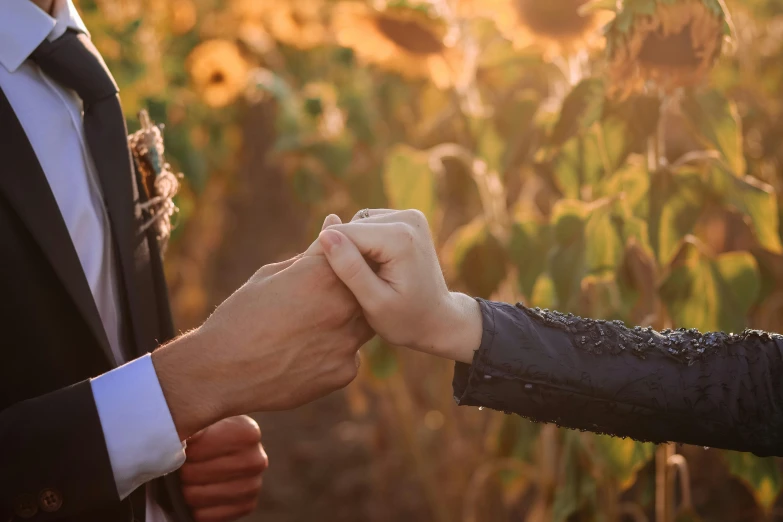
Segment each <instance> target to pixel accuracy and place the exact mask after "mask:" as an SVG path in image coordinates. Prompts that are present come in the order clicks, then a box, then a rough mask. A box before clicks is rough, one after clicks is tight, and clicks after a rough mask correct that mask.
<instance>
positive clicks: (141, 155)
mask: <svg viewBox="0 0 783 522" xmlns="http://www.w3.org/2000/svg"><path fill="white" fill-rule="evenodd" d="M139 121H140V122H141V129H139V130H138V131H136V132H134V133H133V134H131V135H130V136H128V143H129V145H130V150H131V153H132V154H133V160H134V162H135V163H136V169H137V170H138V173H139V177H140V178H141V185H142V186H143V190H144V192H145V195H146V200H145V198H140V199H141V201H140V202H139V204H138V205H139V209H140V210H141V214H142V216H143V218H144V222H143V223H142V225H141V229H140V232H141V233H144V232H146V231H147V230H148V229H150V228H151V229H152V230H153V231H154V232H155V237H156V238H157V240H158V244H159V245H160V250H161V253H165V251H166V247H167V245H168V242H169V238H170V237H171V230H172V228H173V226H172V220H171V218H172V216H173V215H174V213H175V212H177V211H178V210H179V209H178V208H177V206H176V205H175V204H174V196H175V195H176V194H177V191H178V190H179V180H180V178H181V177H182V174H174V173H173V172H172V171H171V165H169V164H168V163H167V162H166V158H165V155H164V147H163V133H162V132H161V129H162V125H155V124H153V123H152V120H150V116H149V113H147V111H146V110H144V109H142V110H141V112H139ZM140 196H141V194H140Z"/></svg>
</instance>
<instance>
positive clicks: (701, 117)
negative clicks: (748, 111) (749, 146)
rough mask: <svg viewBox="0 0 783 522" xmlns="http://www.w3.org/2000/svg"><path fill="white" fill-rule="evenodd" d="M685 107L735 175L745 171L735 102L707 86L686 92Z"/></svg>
mask: <svg viewBox="0 0 783 522" xmlns="http://www.w3.org/2000/svg"><path fill="white" fill-rule="evenodd" d="M682 110H683V113H684V114H685V115H686V116H687V117H688V119H689V120H690V122H691V125H692V126H693V128H694V130H695V131H696V134H697V135H698V137H699V138H700V139H701V140H702V141H704V142H705V144H706V145H707V146H711V147H714V148H715V149H716V150H718V151H719V152H720V153H721V154H722V155H723V157H724V158H725V159H726V163H727V164H728V166H729V168H730V169H731V171H732V172H733V173H734V174H735V175H737V176H742V175H744V174H745V173H746V165H745V155H744V151H743V146H742V123H741V120H740V117H739V114H738V113H737V107H736V105H735V104H734V102H732V101H730V100H729V99H727V98H726V97H725V96H724V95H723V94H722V93H721V92H719V91H717V90H708V91H705V92H699V93H691V95H690V96H687V97H686V98H685V100H683V103H682Z"/></svg>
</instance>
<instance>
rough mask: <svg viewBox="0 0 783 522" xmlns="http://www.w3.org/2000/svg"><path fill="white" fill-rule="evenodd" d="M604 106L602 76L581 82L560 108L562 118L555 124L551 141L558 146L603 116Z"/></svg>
mask: <svg viewBox="0 0 783 522" xmlns="http://www.w3.org/2000/svg"><path fill="white" fill-rule="evenodd" d="M603 107H604V82H603V80H601V79H600V78H587V79H585V80H582V81H581V82H579V83H578V84H577V85H576V86H575V87H574V88H573V89H572V90H571V92H570V93H568V96H566V98H565V100H563V107H562V108H561V109H560V118H559V119H558V121H557V123H556V124H555V128H554V130H553V131H552V136H551V138H550V141H551V143H552V145H555V146H558V145H562V144H563V143H565V142H566V141H567V140H569V139H570V138H572V137H574V136H576V135H577V134H579V133H580V132H582V131H583V130H585V129H587V128H589V127H590V126H591V125H592V124H593V123H595V122H596V121H598V120H599V118H601V114H602V112H603Z"/></svg>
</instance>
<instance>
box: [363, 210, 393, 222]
mask: <svg viewBox="0 0 783 522" xmlns="http://www.w3.org/2000/svg"><path fill="white" fill-rule="evenodd" d="M396 212H399V210H394V209H391V208H366V209H364V210H360V211H359V212H357V213H356V214H354V215H353V217H352V218H351V223H353V222H354V221H359V220H361V219H370V218H373V217H377V216H384V215H386V214H394V213H396ZM365 213H367V214H369V216H367V215H365Z"/></svg>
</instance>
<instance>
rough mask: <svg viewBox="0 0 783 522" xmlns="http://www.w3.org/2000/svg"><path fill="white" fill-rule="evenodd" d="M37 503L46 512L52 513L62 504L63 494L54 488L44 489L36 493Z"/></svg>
mask: <svg viewBox="0 0 783 522" xmlns="http://www.w3.org/2000/svg"><path fill="white" fill-rule="evenodd" d="M38 505H39V506H41V509H42V510H44V511H46V512H47V513H54V512H55V511H57V510H58V509H60V508H61V507H62V505H63V496H62V495H61V494H60V493H59V492H58V491H56V490H54V489H48V488H47V489H45V490H43V491H41V492H40V493H39V494H38Z"/></svg>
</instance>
